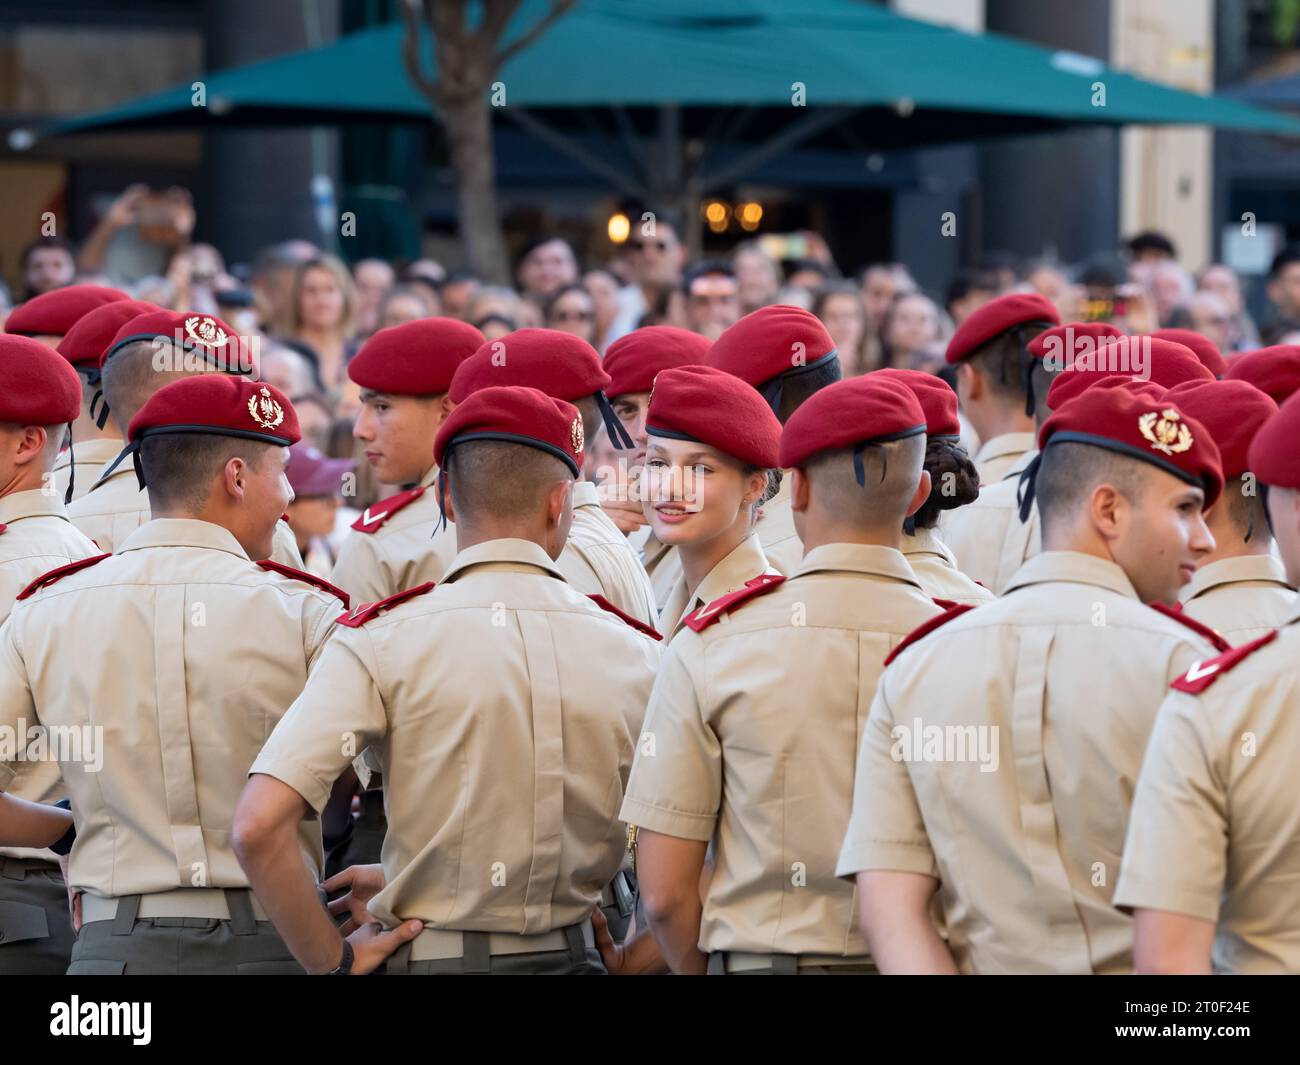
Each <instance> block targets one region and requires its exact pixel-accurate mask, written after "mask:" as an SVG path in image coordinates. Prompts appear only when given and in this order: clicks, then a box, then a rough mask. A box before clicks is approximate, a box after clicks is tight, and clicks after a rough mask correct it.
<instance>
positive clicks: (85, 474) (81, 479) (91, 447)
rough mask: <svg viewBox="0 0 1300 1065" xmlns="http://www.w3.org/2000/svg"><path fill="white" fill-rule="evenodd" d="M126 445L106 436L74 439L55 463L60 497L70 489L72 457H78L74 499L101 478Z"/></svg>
mask: <svg viewBox="0 0 1300 1065" xmlns="http://www.w3.org/2000/svg"><path fill="white" fill-rule="evenodd" d="M125 446H126V445H125V444H124V443H123V442H122V441H121V440H113V439H106V438H98V437H97V438H96V439H94V440H83V441H81V443H77V442H76V441H73V444H72V447H71V448H70V449H67V448H65V449H64V450H63V451H61V452H59V458H58V461H56V462H55V464H54V483H55V484H56V485H57V486H58V491H59V498H60V499H62V498H63V494H64V493H65V492H66V491H67V490H68V471H69V469H71V468H72V467H73V466H74V463H73V462H72V459H73V458H74V457H75V458H76V460H77V461H76V463H75V466H76V469H75V474H76V475H75V476H74V477H73V483H72V498H73V500H77V499H80V498H81V497H82V496H84V495H85V494H86V493H87V492H89V491H90V489H91V486H92V485H94V483H95V482H96V481H98V480H99V475H100V473H101V471H102V470H103V469H104V467H105V466H107V465H108V464H109V463H110V462H112V461H113V460H114V459H115V458H117V456H118V454H119V453H120V452H121V450H122V448H123V447H125Z"/></svg>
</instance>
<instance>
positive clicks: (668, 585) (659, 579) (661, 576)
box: [641, 530, 682, 613]
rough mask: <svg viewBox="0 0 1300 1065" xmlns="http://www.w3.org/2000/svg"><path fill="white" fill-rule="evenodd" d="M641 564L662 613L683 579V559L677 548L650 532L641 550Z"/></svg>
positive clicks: (656, 604)
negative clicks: (670, 596)
mask: <svg viewBox="0 0 1300 1065" xmlns="http://www.w3.org/2000/svg"><path fill="white" fill-rule="evenodd" d="M641 562H642V564H643V565H644V566H645V571H646V574H647V575H648V576H649V577H650V587H651V588H652V589H653V590H654V594H655V606H657V607H658V608H659V610H660V612H661V613H662V611H663V608H664V607H665V606H666V605H667V603H668V596H669V595H671V594H672V590H673V589H674V588H675V587H676V586H677V582H678V580H680V579H681V576H682V560H681V557H680V556H679V555H678V554H677V548H676V547H674V546H673V545H671V544H665V543H662V542H661V541H660V540H659V538H658V537H657V536H655V534H654V532H653V530H650V531H649V535H648V536H647V537H646V540H645V544H644V545H643V546H642V548H641Z"/></svg>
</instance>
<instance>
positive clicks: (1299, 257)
mask: <svg viewBox="0 0 1300 1065" xmlns="http://www.w3.org/2000/svg"><path fill="white" fill-rule="evenodd" d="M1267 291H1268V298H1269V302H1271V303H1272V304H1273V315H1272V317H1271V318H1270V319H1269V321H1268V322H1267V323H1266V324H1265V326H1264V327H1263V328H1262V329H1261V330H1260V338H1261V339H1262V340H1263V341H1264V343H1265V344H1276V343H1278V341H1279V339H1280V338H1281V337H1282V336H1283V335H1284V334H1286V333H1293V332H1295V331H1296V330H1300V244H1288V245H1287V246H1286V247H1285V248H1283V249H1282V250H1281V251H1280V252H1278V253H1277V254H1276V255H1275V256H1274V257H1273V265H1272V266H1271V267H1270V268H1269V271H1268V289H1267Z"/></svg>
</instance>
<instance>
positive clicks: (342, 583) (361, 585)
mask: <svg viewBox="0 0 1300 1065" xmlns="http://www.w3.org/2000/svg"><path fill="white" fill-rule="evenodd" d="M437 479H438V467H437V466H434V467H432V468H431V469H430V470H429V471H428V472H427V473H425V475H424V476H423V477H422V478H420V486H421V487H422V488H424V489H425V492H424V494H423V495H422V496H420V497H419V498H418V499H414V500H412V501H411V502H410V503H408V504H406V506H404V507H402V509H401V510H399V511H397V512H396V513H395V514H393V516H392V517H390V518H389V519H388V520H387V521H386V522H384V524H383V525H381V526H380V527H379V528H378V529H376V530H375V531H374V532H372V533H366V532H361V531H360V530H357V529H353V530H352V531H351V532H350V533H349V534H348V536H347V538H346V539H345V540H344V541H343V546H342V547H341V548H340V549H339V557H338V558H337V559H335V561H334V571H333V575H332V576H331V577H330V580H331V582H333V583H334V584H337V585H338V586H339V587H340V588H342V589H343V590H344V591H345V592H347V593H348V595H350V596H351V597H352V605H353V606H358V605H360V604H361V603H377V602H378V601H379V600H380V599H387V598H388V597H389V596H390V595H396V594H397V593H398V592H401V591H404V590H405V589H407V588H414V587H415V586H416V585H419V584H423V583H424V582H425V581H434V582H437V581H440V580H442V575H443V573H445V572H446V570H447V567H448V566H449V565H450V564H451V560H452V559H453V558H455V557H456V530H455V526H453V525H452V524H451V523H450V522H448V523H447V527H446V528H445V529H441V530H440V529H439V526H440V525H441V522H442V511H441V510H440V509H439V507H438V489H437V485H436V482H437ZM366 513H367V514H368V513H369V511H367V512H366ZM365 517H366V514H363V515H362V519H363V520H364V519H365Z"/></svg>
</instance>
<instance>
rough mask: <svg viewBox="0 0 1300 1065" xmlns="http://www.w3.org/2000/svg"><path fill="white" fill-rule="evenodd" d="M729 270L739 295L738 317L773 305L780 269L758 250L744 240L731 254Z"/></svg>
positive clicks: (758, 247) (751, 242)
mask: <svg viewBox="0 0 1300 1065" xmlns="http://www.w3.org/2000/svg"><path fill="white" fill-rule="evenodd" d="M731 269H732V271H733V272H734V273H735V275H736V285H737V288H738V289H739V292H740V313H741V315H742V316H743V315H746V314H749V312H750V311H756V310H758V309H759V308H760V307H766V306H768V304H771V303H775V302H776V294H777V291H778V290H779V289H780V287H781V267H780V266H779V265H778V264H777V262H776V260H775V259H773V258H772V257H771V256H769V255H768V254H767V253H766V252H764V251H763V249H762V248H761V247H760V246H759V244H758V242H757V241H753V240H748V241H745V242H744V243H742V244H737V245H736V248H735V250H734V251H733V252H732V253H731Z"/></svg>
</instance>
